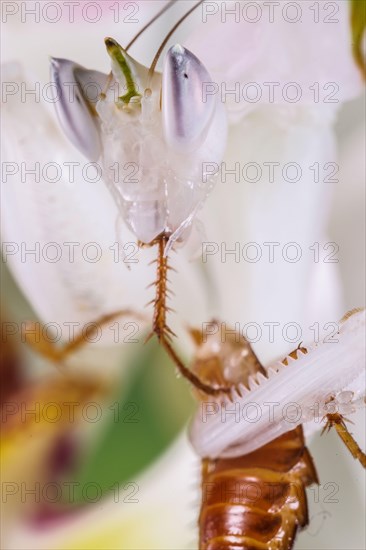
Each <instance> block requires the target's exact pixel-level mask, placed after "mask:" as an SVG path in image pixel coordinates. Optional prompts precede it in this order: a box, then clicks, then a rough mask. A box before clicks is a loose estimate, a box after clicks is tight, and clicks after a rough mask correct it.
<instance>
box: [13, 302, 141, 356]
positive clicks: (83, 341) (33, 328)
mask: <svg viewBox="0 0 366 550" xmlns="http://www.w3.org/2000/svg"><path fill="white" fill-rule="evenodd" d="M119 317H135V318H141V320H145V318H144V317H143V316H142V315H141V314H138V313H136V312H134V311H132V310H129V309H125V310H119V311H115V312H113V313H108V314H105V315H102V316H101V317H99V318H98V319H96V320H95V321H93V322H92V323H89V326H88V330H87V331H85V330H83V331H81V332H79V333H78V334H77V335H76V336H75V338H73V339H72V340H71V341H70V342H68V343H66V344H64V345H63V346H57V345H56V344H55V343H54V342H52V341H50V339H49V338H47V333H46V332H45V331H44V330H40V329H39V324H38V323H35V322H34V321H28V322H26V323H25V326H24V327H23V329H22V341H24V342H26V343H27V344H28V345H29V346H30V347H31V348H32V349H33V350H34V351H35V352H36V353H38V354H39V355H41V356H42V357H44V358H46V359H48V360H49V361H52V362H53V363H55V364H56V365H60V364H61V363H62V362H63V361H64V360H65V359H67V357H68V356H70V355H71V354H72V353H74V352H75V351H77V350H79V349H80V348H82V347H83V346H85V345H87V343H88V342H90V339H91V338H92V337H93V335H95V334H96V333H97V331H98V330H99V329H100V328H102V327H105V326H106V325H107V324H108V323H110V322H111V321H114V320H115V319H117V318H119Z"/></svg>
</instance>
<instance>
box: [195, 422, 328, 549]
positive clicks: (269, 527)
mask: <svg viewBox="0 0 366 550" xmlns="http://www.w3.org/2000/svg"><path fill="white" fill-rule="evenodd" d="M314 482H317V475H316V471H315V468H314V465H313V462H312V459H311V456H310V454H309V453H308V450H307V449H306V447H305V443H304V438H303V432H302V428H301V426H299V427H298V428H296V429H295V430H293V431H291V432H288V433H286V434H284V435H282V436H281V437H279V438H277V439H275V440H274V441H272V442H271V443H268V444H267V445H265V446H264V447H261V448H260V449H257V450H256V451H254V452H253V453H250V454H248V455H245V456H241V457H238V458H232V459H218V460H216V461H213V460H208V459H206V460H204V461H203V472H202V507H201V513H200V518H199V528H200V550H234V549H235V550H238V549H240V550H274V549H276V550H280V549H281V550H288V549H290V548H292V545H293V542H294V539H295V535H296V531H297V529H298V528H299V527H305V526H306V525H307V523H308V511H307V500H306V494H305V486H307V485H309V484H311V483H314Z"/></svg>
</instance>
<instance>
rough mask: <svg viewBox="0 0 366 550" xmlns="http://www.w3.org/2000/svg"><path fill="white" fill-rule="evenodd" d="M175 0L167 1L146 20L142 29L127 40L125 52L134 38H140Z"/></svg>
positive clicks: (133, 41)
mask: <svg viewBox="0 0 366 550" xmlns="http://www.w3.org/2000/svg"><path fill="white" fill-rule="evenodd" d="M175 2H176V0H170V2H168V4H166V5H165V6H164V7H163V8H162V9H161V10H160V11H158V13H157V14H156V15H155V16H154V17H153V18H152V19H150V21H148V22H147V23H146V25H145V26H144V27H142V29H141V30H140V31H139V32H138V33H137V34H136V36H134V37H133V38H132V40H131V42H129V43H128V44H127V46H126V48H125V51H126V52H127V51H128V50H129V49H130V48H131V46H132V45H133V44H134V43H135V42H136V40H137V39H138V38H140V36H141V35H142V34H143V33H144V32H145V31H146V30H147V29H148V28H149V27H150V26H151V25H152V24H153V23H155V21H157V20H158V19H159V17H161V16H162V15H163V14H164V13H165V12H166V11H168V9H169V8H171V7H172V6H173V4H175Z"/></svg>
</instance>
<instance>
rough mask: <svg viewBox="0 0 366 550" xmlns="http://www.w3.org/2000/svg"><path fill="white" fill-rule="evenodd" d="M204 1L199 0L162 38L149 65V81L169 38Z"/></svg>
mask: <svg viewBox="0 0 366 550" xmlns="http://www.w3.org/2000/svg"><path fill="white" fill-rule="evenodd" d="M203 2H204V0H200V1H199V2H198V3H197V4H195V5H194V6H193V7H192V8H191V9H190V10H189V11H187V13H185V14H184V15H183V17H181V19H179V21H178V22H177V23H176V24H175V25H174V27H173V28H172V29H171V30H170V31H169V33H168V34H167V35H166V37H165V38H164V40H163V42H162V44H161V45H160V48H159V49H158V51H157V53H156V55H155V57H154V60H153V62H152V64H151V67H150V70H149V78H148V79H149V80H150V79H151V78H152V76H153V74H154V71H155V68H156V65H157V63H158V61H159V58H160V56H161V54H162V52H163V50H164V48H165V46H166V44H167V43H168V41H169V39H170V38H171V36H172V35H173V34H174V33H175V31H176V30H177V29H178V27H180V25H181V24H182V23H183V21H185V20H186V19H187V17H189V16H190V15H191V13H193V12H194V11H195V10H196V9H197V8H198V7H199V6H200V5H201V4H203Z"/></svg>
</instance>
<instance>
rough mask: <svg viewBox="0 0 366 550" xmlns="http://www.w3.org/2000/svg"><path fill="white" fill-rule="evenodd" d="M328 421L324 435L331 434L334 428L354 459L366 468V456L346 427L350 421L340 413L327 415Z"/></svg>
mask: <svg viewBox="0 0 366 550" xmlns="http://www.w3.org/2000/svg"><path fill="white" fill-rule="evenodd" d="M326 419H327V423H326V425H325V426H324V428H323V430H322V434H323V433H324V432H325V431H327V432H329V430H330V429H331V428H333V427H334V428H335V429H336V431H337V434H338V435H339V437H340V438H341V439H342V441H343V443H344V444H345V445H346V447H347V449H348V450H349V451H350V453H351V454H352V456H353V458H356V459H357V460H358V461H359V462H360V464H361V465H362V466H363V467H364V468H366V454H365V453H364V452H363V451H362V450H361V449H360V447H359V445H358V443H357V442H356V441H355V439H354V437H353V435H352V434H351V433H350V432H349V431H348V428H347V426H346V422H350V421H349V420H347V418H344V417H343V416H342V415H341V414H339V413H333V414H327V415H326Z"/></svg>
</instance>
